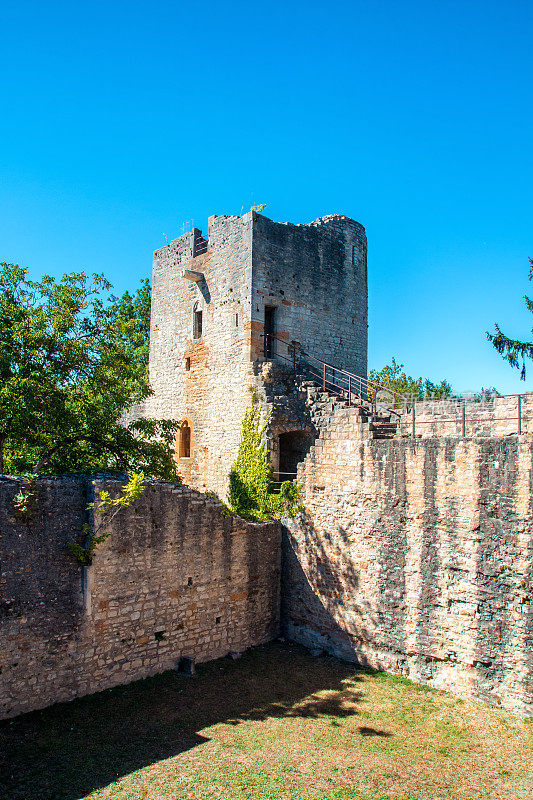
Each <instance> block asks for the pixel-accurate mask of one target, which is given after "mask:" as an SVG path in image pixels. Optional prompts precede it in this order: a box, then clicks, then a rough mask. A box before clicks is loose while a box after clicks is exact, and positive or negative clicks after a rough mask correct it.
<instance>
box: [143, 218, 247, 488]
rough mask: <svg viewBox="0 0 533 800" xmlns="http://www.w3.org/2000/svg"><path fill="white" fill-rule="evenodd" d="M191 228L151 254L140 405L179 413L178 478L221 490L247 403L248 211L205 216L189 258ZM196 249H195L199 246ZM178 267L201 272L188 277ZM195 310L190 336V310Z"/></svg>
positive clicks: (166, 414)
mask: <svg viewBox="0 0 533 800" xmlns="http://www.w3.org/2000/svg"><path fill="white" fill-rule="evenodd" d="M191 236H192V235H191V234H185V235H184V236H182V237H180V238H179V239H176V240H175V241H174V242H171V243H170V244H169V245H168V246H167V247H163V248H161V249H160V250H157V251H156V252H155V253H154V266H153V288H152V316H151V332H150V383H151V385H152V388H153V390H154V396H153V397H151V398H150V399H149V400H148V402H147V403H146V405H145V409H144V412H145V413H147V414H149V415H150V416H153V417H161V418H168V419H177V420H180V421H181V420H187V422H188V424H189V425H190V427H191V430H192V436H191V455H190V457H187V458H181V459H179V461H178V466H179V471H180V473H181V475H182V477H183V479H184V481H185V482H186V483H188V484H189V485H191V486H193V487H195V488H198V489H206V488H208V489H210V490H212V491H215V492H217V493H219V494H220V495H221V496H225V495H226V489H227V478H228V474H229V472H230V469H231V467H232V465H233V462H234V460H235V457H236V453H237V448H238V443H239V438H240V433H241V422H242V418H243V416H244V412H245V410H246V407H247V405H248V404H249V402H250V390H249V387H250V386H251V382H252V379H253V376H252V366H251V363H250V327H251V325H250V297H251V284H252V268H251V240H252V214H251V213H249V214H246V215H245V216H244V217H211V218H210V220H209V243H208V250H207V252H205V253H204V254H202V255H198V256H196V257H194V258H193V252H194V251H193V248H192V238H191ZM202 249H203V248H202ZM184 269H188V270H194V271H196V272H201V273H203V274H204V279H203V280H202V281H201V282H199V283H195V282H193V281H190V280H186V279H185V278H184V277H182V273H183V270H184ZM196 303H198V307H199V308H201V309H202V312H203V324H202V336H201V338H200V339H198V340H194V339H193V309H194V307H195V304H196Z"/></svg>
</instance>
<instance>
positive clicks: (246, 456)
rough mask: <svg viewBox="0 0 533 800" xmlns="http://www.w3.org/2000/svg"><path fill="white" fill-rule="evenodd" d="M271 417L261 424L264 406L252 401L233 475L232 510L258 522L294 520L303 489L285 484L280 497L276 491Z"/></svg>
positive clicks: (230, 482) (293, 484) (231, 484)
mask: <svg viewBox="0 0 533 800" xmlns="http://www.w3.org/2000/svg"><path fill="white" fill-rule="evenodd" d="M267 425H268V417H267V418H266V420H265V421H264V422H263V423H261V405H260V404H259V403H257V401H255V400H254V401H252V407H251V408H250V409H249V410H248V411H247V412H246V414H245V415H244V420H243V423H242V433H241V441H240V444H239V452H238V455H237V460H236V461H235V464H234V466H233V469H232V470H231V472H230V476H229V485H230V506H231V510H232V511H233V512H234V513H235V514H238V515H239V516H241V517H244V518H245V519H252V520H256V521H261V520H267V519H273V518H276V517H280V516H294V514H295V512H296V510H297V506H296V502H297V500H298V497H299V496H300V488H299V486H298V485H297V484H296V483H292V482H291V481H284V482H283V483H282V484H281V488H280V491H279V494H276V493H274V492H273V491H272V484H273V480H272V467H271V466H270V463H269V461H268V458H267V450H266V444H265V443H264V433H265V430H266V427H267Z"/></svg>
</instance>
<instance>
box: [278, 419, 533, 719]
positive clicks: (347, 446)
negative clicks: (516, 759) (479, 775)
mask: <svg viewBox="0 0 533 800" xmlns="http://www.w3.org/2000/svg"><path fill="white" fill-rule="evenodd" d="M532 469H533V443H532V442H531V439H530V437H528V436H516V435H515V436H508V437H505V438H485V439H483V438H479V439H471V438H470V439H468V438H466V439H462V438H461V439H460V438H440V439H423V440H418V441H414V442H413V441H408V440H378V441H374V440H372V439H371V438H370V435H369V433H368V425H366V424H363V423H362V422H361V421H360V420H359V418H358V416H357V412H356V410H354V409H348V408H345V409H337V411H336V412H334V413H333V414H332V417H331V421H330V424H329V426H328V428H327V429H324V430H322V431H321V433H320V437H319V439H318V440H317V442H316V443H315V446H314V447H313V448H312V449H311V452H310V453H309V455H308V456H307V458H306V460H305V461H304V463H303V464H302V465H300V468H299V482H300V483H301V484H302V486H303V498H302V502H303V504H304V506H305V509H306V511H305V513H303V514H301V515H299V517H298V518H296V519H295V520H292V521H288V523H287V524H288V528H287V533H286V537H285V544H284V553H285V555H284V577H283V595H282V619H283V625H284V629H285V632H286V635H287V636H289V637H290V638H291V639H294V640H296V641H298V642H301V643H303V644H305V645H308V646H311V647H318V648H323V649H325V650H327V651H328V652H331V653H334V654H335V655H337V656H339V657H342V658H345V659H349V660H354V661H359V662H361V663H363V664H369V665H372V666H374V667H377V668H379V669H386V670H389V671H391V672H394V673H397V674H403V675H408V676H409V677H410V678H412V679H413V680H415V681H419V682H423V683H428V684H431V685H433V686H435V687H438V688H441V689H446V690H449V691H452V692H455V693H457V694H459V695H463V696H473V697H475V698H480V699H483V700H486V701H489V702H492V703H497V704H501V705H502V706H504V707H506V708H508V709H511V710H513V711H516V712H519V713H522V714H528V715H532V714H533V521H532V513H531V510H532V480H533V471H532Z"/></svg>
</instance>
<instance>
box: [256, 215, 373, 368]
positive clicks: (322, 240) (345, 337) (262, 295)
mask: <svg viewBox="0 0 533 800" xmlns="http://www.w3.org/2000/svg"><path fill="white" fill-rule="evenodd" d="M366 254H367V243H366V234H365V229H364V228H363V226H362V225H360V224H359V223H358V222H355V221H354V220H352V219H349V218H348V217H344V216H341V215H330V216H327V217H322V218H321V219H318V220H316V221H315V222H312V223H311V224H309V225H292V224H289V223H279V222H273V221H272V220H270V219H268V218H267V217H264V216H262V215H259V214H256V215H254V228H253V297H252V328H253V340H252V348H253V353H254V357H255V358H258V357H260V356H261V355H262V346H263V339H262V333H263V327H264V320H265V306H274V307H275V309H276V311H275V318H276V321H275V326H276V334H277V335H278V336H279V337H280V338H282V339H286V340H288V341H291V340H296V341H298V342H300V343H301V344H302V345H303V347H304V348H305V349H306V350H307V351H308V352H309V353H311V354H312V355H315V356H317V357H319V358H321V359H322V360H324V361H328V362H329V363H332V364H333V365H334V366H338V367H342V368H344V369H347V370H350V371H352V372H355V373H356V374H357V375H363V376H366V367H367V269H366ZM280 349H282V346H280Z"/></svg>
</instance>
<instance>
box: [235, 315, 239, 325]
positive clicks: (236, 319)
mask: <svg viewBox="0 0 533 800" xmlns="http://www.w3.org/2000/svg"><path fill="white" fill-rule="evenodd" d="M235 327H236V328H238V327H239V315H238V314H235Z"/></svg>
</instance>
